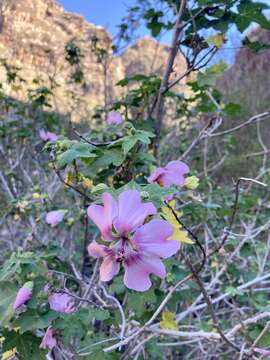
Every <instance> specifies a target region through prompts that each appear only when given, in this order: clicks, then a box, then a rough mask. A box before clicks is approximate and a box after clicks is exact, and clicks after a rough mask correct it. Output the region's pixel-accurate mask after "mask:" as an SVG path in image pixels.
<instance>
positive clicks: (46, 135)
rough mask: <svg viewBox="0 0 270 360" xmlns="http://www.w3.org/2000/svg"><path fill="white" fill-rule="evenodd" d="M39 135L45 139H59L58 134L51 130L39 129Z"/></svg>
mask: <svg viewBox="0 0 270 360" xmlns="http://www.w3.org/2000/svg"><path fill="white" fill-rule="evenodd" d="M39 137H40V139H41V140H43V141H57V139H58V136H57V135H56V134H55V133H53V132H50V131H45V130H43V129H42V130H39Z"/></svg>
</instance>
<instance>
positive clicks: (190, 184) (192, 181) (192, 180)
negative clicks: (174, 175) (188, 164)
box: [185, 176, 199, 190]
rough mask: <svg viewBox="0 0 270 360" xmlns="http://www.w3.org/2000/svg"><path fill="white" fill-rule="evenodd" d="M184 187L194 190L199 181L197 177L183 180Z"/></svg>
mask: <svg viewBox="0 0 270 360" xmlns="http://www.w3.org/2000/svg"><path fill="white" fill-rule="evenodd" d="M185 186H186V187H187V188H188V189H190V190H195V189H197V187H198V186H199V179H198V178H197V176H189V177H187V178H186V179H185Z"/></svg>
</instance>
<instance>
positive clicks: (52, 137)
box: [47, 131, 58, 141]
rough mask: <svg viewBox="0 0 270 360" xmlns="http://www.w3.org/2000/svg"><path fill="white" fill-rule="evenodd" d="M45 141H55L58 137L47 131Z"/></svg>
mask: <svg viewBox="0 0 270 360" xmlns="http://www.w3.org/2000/svg"><path fill="white" fill-rule="evenodd" d="M47 139H48V140H49V141H57V139H58V136H57V135H56V134H55V133H53V132H50V131H47Z"/></svg>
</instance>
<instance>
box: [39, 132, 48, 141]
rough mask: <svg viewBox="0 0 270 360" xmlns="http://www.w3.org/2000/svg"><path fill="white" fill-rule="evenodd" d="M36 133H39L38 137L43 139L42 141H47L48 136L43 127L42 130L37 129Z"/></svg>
mask: <svg viewBox="0 0 270 360" xmlns="http://www.w3.org/2000/svg"><path fill="white" fill-rule="evenodd" d="M38 135H39V137H40V139H41V140H43V141H47V140H48V138H47V133H46V131H45V130H43V129H42V130H39V132H38Z"/></svg>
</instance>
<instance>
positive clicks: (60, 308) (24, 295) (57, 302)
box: [13, 281, 76, 350]
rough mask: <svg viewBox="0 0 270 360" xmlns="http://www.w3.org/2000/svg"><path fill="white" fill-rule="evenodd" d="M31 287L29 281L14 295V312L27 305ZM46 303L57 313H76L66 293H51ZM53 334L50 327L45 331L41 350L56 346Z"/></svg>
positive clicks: (31, 290) (45, 289)
mask: <svg viewBox="0 0 270 360" xmlns="http://www.w3.org/2000/svg"><path fill="white" fill-rule="evenodd" d="M33 286H34V284H33V282H32V281H29V282H27V283H25V284H24V286H23V287H21V288H20V289H19V291H18V292H17V295H16V299H15V302H14V304H13V309H14V311H17V310H18V309H20V308H21V307H22V306H23V305H24V304H25V303H27V301H29V300H30V299H31V297H32V292H33ZM44 291H45V292H47V291H48V286H45V288H44ZM48 302H49V305H50V309H51V310H54V311H57V312H59V313H65V314H70V313H73V312H74V311H76V308H75V303H74V300H73V298H72V297H71V296H70V295H68V294H66V293H52V294H51V295H50V296H49V298H48ZM55 333H56V332H55V330H54V329H52V328H51V327H49V328H48V329H47V331H46V333H45V335H44V337H43V339H42V342H41V344H40V348H41V349H46V348H48V349H49V350H52V349H53V348H54V347H55V346H56V344H57V342H56V339H55V337H54V336H55Z"/></svg>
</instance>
